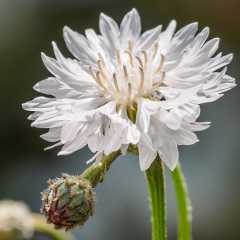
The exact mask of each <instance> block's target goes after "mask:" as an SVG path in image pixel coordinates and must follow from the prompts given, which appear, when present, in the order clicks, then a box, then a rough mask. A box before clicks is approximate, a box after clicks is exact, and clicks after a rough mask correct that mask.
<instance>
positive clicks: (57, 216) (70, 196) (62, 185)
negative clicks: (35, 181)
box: [42, 175, 95, 230]
mask: <svg viewBox="0 0 240 240" xmlns="http://www.w3.org/2000/svg"><path fill="white" fill-rule="evenodd" d="M42 195H43V197H42V200H43V207H42V212H43V213H44V215H46V217H47V219H48V222H49V223H53V224H54V225H55V227H56V228H65V229H66V230H68V229H71V228H73V227H75V226H77V225H83V224H84V223H85V222H86V221H87V220H88V218H89V217H90V216H92V215H93V212H94V207H95V196H94V193H93V190H92V186H91V184H90V183H89V181H88V180H86V179H84V178H81V177H79V176H69V175H63V176H62V177H61V178H57V179H55V180H50V182H49V188H48V189H47V190H45V191H44V192H43V194H42Z"/></svg>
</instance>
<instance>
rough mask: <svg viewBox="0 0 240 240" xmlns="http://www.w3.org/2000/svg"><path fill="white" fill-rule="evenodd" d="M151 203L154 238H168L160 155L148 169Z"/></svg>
mask: <svg viewBox="0 0 240 240" xmlns="http://www.w3.org/2000/svg"><path fill="white" fill-rule="evenodd" d="M146 178H147V185H148V191H149V196H150V197H149V198H150V204H151V222H152V240H166V239H167V224H166V199H165V190H166V189H165V177H164V169H163V164H162V161H161V159H160V158H159V156H157V157H156V159H155V160H154V162H153V163H152V165H151V167H150V168H149V169H148V170H147V171H146Z"/></svg>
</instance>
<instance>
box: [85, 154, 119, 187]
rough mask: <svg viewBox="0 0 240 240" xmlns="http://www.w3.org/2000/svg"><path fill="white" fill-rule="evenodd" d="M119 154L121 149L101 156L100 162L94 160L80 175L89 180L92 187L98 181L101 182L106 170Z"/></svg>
mask: <svg viewBox="0 0 240 240" xmlns="http://www.w3.org/2000/svg"><path fill="white" fill-rule="evenodd" d="M120 155H121V151H120V150H119V151H116V152H113V153H111V154H109V155H107V156H103V158H102V159H101V161H100V162H96V163H95V164H93V165H92V166H90V167H89V168H87V169H86V170H85V171H84V172H83V173H82V174H81V176H82V177H83V178H85V179H87V180H89V181H90V182H91V184H92V186H93V187H95V186H96V185H97V184H98V183H99V182H102V181H103V179H104V176H105V174H106V172H107V171H108V170H109V168H110V166H111V164H112V162H113V161H114V160H115V159H116V158H117V157H118V156H120Z"/></svg>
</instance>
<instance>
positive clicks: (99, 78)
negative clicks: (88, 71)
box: [96, 71, 107, 90]
mask: <svg viewBox="0 0 240 240" xmlns="http://www.w3.org/2000/svg"><path fill="white" fill-rule="evenodd" d="M96 75H97V78H96V82H97V83H98V84H99V85H100V86H101V87H102V88H103V89H104V90H107V88H106V87H105V86H104V84H103V82H102V79H101V73H100V72H99V71H98V72H97V73H96Z"/></svg>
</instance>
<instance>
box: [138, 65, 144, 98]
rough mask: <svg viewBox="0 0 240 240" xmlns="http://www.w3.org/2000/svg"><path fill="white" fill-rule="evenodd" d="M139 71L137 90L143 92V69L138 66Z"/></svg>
mask: <svg viewBox="0 0 240 240" xmlns="http://www.w3.org/2000/svg"><path fill="white" fill-rule="evenodd" d="M139 72H140V84H139V92H140V93H142V92H143V85H144V71H143V69H142V68H139Z"/></svg>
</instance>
